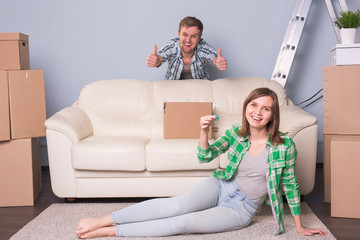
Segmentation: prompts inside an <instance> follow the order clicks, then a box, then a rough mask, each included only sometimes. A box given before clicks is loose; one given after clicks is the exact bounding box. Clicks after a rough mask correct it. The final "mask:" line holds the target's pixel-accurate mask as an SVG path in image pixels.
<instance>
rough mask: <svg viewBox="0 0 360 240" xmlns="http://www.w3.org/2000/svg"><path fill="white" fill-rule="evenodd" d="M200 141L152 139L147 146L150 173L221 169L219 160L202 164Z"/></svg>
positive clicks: (147, 162)
mask: <svg viewBox="0 0 360 240" xmlns="http://www.w3.org/2000/svg"><path fill="white" fill-rule="evenodd" d="M198 143H199V140H198V139H152V140H151V142H149V143H148V145H147V146H146V169H147V170H148V171H183V170H212V169H216V168H218V167H219V158H216V159H214V160H213V161H212V162H210V163H203V164H200V163H199V162H198V159H197V154H196V148H197V145H198Z"/></svg>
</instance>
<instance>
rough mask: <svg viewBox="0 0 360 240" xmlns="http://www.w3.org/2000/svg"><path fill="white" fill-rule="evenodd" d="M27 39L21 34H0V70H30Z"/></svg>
mask: <svg viewBox="0 0 360 240" xmlns="http://www.w3.org/2000/svg"><path fill="white" fill-rule="evenodd" d="M28 39H29V37H28V36H27V35H25V34H22V33H0V69H2V70H21V69H30V59H29V41H28Z"/></svg>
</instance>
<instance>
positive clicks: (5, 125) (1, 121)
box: [0, 71, 10, 141]
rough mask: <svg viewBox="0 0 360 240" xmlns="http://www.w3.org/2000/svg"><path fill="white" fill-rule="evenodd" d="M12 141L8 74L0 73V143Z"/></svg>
mask: <svg viewBox="0 0 360 240" xmlns="http://www.w3.org/2000/svg"><path fill="white" fill-rule="evenodd" d="M7 140H10V115H9V86H8V79H7V72H5V71H0V141H7Z"/></svg>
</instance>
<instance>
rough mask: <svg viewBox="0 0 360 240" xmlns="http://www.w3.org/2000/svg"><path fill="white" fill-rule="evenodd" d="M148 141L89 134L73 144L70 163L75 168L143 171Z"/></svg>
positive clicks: (138, 138) (137, 138)
mask: <svg viewBox="0 0 360 240" xmlns="http://www.w3.org/2000/svg"><path fill="white" fill-rule="evenodd" d="M149 141H150V140H149V139H148V138H141V137H124V136H91V137H88V138H86V139H84V140H83V141H81V142H79V143H77V144H75V145H73V147H72V148H71V154H72V161H73V162H72V164H73V167H74V168H75V169H77V170H97V171H144V170H145V146H146V144H147V143H148V142H149Z"/></svg>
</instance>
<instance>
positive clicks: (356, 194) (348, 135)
mask: <svg viewBox="0 0 360 240" xmlns="http://www.w3.org/2000/svg"><path fill="white" fill-rule="evenodd" d="M323 86H324V101H323V105H324V107H323V108H324V112H323V120H324V123H323V125H324V197H325V198H324V201H325V202H331V216H332V217H345V218H360V207H359V203H358V201H359V198H360V191H359V189H360V180H359V177H358V176H357V175H358V174H359V172H360V160H359V155H360V124H359V122H358V117H360V114H359V109H360V108H359V106H358V104H359V101H360V97H359V89H360V65H342V66H325V67H324V82H323Z"/></svg>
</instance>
